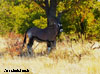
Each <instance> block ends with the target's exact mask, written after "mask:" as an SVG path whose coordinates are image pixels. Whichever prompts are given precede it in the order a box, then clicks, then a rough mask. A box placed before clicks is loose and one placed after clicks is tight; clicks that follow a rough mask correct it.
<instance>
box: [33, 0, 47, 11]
mask: <svg viewBox="0 0 100 74" xmlns="http://www.w3.org/2000/svg"><path fill="white" fill-rule="evenodd" d="M38 1H39V0H34V2H36V3H37V4H38V5H39V6H40V7H41V8H43V9H44V10H45V9H46V7H45V6H43V4H42V3H40V4H39V3H38Z"/></svg>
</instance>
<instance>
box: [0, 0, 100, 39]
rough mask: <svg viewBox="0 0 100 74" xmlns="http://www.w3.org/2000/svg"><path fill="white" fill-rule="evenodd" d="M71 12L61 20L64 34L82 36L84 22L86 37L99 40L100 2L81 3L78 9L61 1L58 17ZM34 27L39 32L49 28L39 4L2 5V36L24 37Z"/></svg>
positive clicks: (16, 0) (19, 0)
mask: <svg viewBox="0 0 100 74" xmlns="http://www.w3.org/2000/svg"><path fill="white" fill-rule="evenodd" d="M77 1H78V0H77ZM64 6H65V7H64ZM68 8H71V9H70V10H69V11H68V12H67V13H66V14H64V15H62V18H61V23H62V24H63V28H64V32H65V33H67V34H75V33H82V26H81V23H82V22H83V27H84V33H85V34H86V36H87V37H90V36H96V37H97V38H98V39H99V38H100V33H99V32H100V2H97V1H95V0H89V1H81V2H80V3H79V4H78V5H77V4H75V1H73V0H72V1H69V2H63V1H62V2H60V3H59V4H58V6H57V13H58V12H60V11H62V10H65V9H68ZM33 26H37V27H39V28H45V27H46V26H47V18H46V14H45V11H44V10H43V9H42V8H41V7H40V6H39V5H38V4H37V3H35V2H34V1H31V0H13V1H11V0H2V1H0V34H6V33H8V32H15V33H21V34H23V33H25V31H26V30H27V29H28V28H30V27H33Z"/></svg>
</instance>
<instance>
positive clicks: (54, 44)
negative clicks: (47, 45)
mask: <svg viewBox="0 0 100 74" xmlns="http://www.w3.org/2000/svg"><path fill="white" fill-rule="evenodd" d="M51 49H52V50H53V49H56V40H55V41H52V42H51Z"/></svg>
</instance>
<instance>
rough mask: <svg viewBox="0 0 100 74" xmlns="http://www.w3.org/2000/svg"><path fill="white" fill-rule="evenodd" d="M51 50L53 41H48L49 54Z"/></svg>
mask: <svg viewBox="0 0 100 74" xmlns="http://www.w3.org/2000/svg"><path fill="white" fill-rule="evenodd" d="M50 51H51V42H50V41H47V53H48V54H49V53H50Z"/></svg>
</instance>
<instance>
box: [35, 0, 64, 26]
mask: <svg viewBox="0 0 100 74" xmlns="http://www.w3.org/2000/svg"><path fill="white" fill-rule="evenodd" d="M34 1H35V2H36V3H37V4H39V5H40V7H41V8H43V9H44V10H45V12H46V16H47V24H48V26H51V25H52V24H51V22H52V21H50V19H52V18H57V19H58V21H59V20H60V17H61V14H62V13H64V12H65V10H64V11H61V12H59V13H58V14H57V5H58V4H59V2H60V0H34ZM62 1H63V2H64V1H66V0H62ZM56 15H57V16H56ZM55 22H57V20H55Z"/></svg>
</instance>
